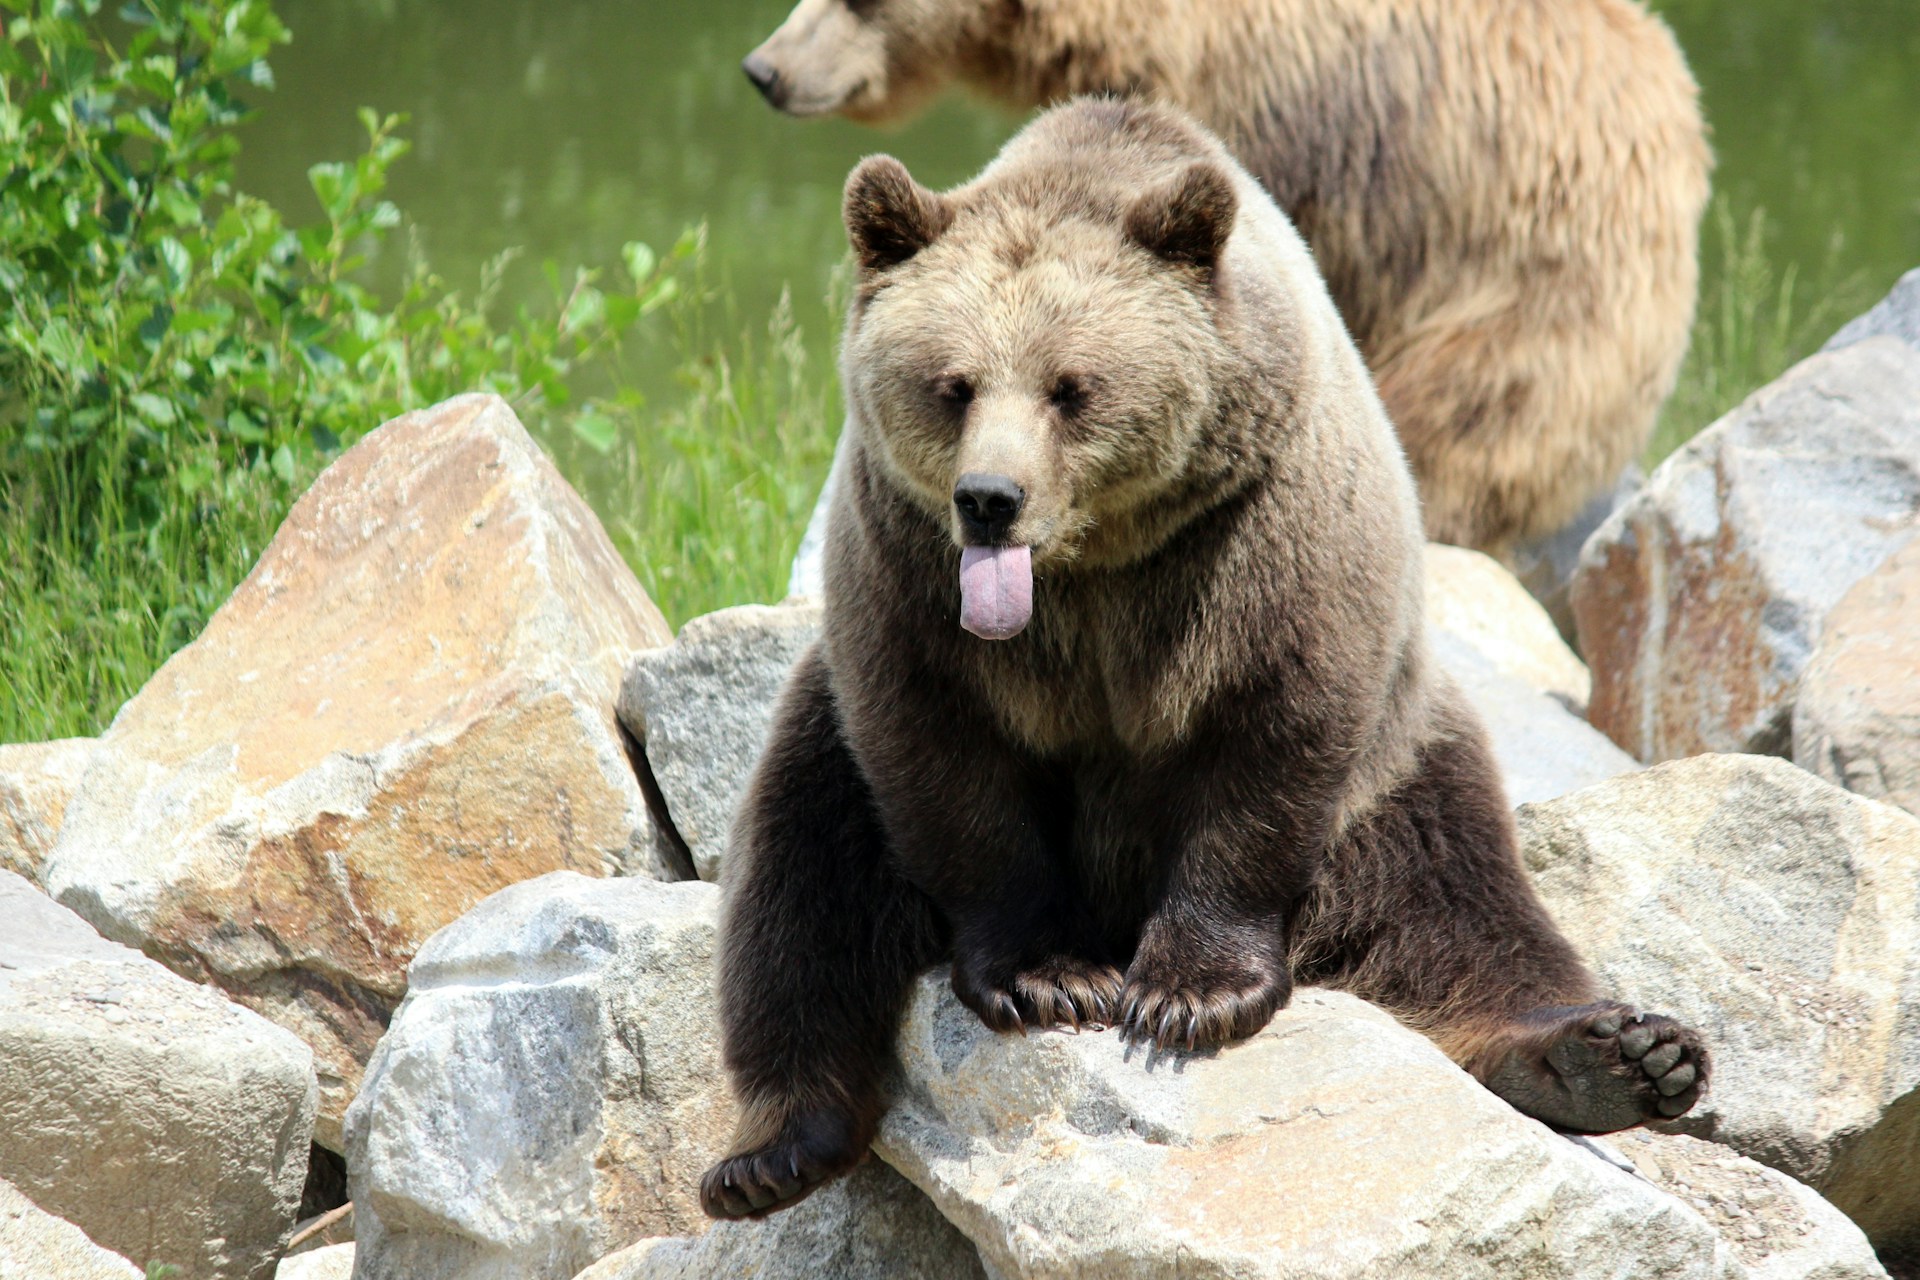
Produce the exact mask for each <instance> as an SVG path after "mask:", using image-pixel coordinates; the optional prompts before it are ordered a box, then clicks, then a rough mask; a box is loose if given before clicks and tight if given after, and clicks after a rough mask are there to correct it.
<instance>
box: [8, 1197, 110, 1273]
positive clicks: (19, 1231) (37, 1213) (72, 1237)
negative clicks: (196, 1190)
mask: <svg viewBox="0 0 1920 1280" xmlns="http://www.w3.org/2000/svg"><path fill="white" fill-rule="evenodd" d="M141 1276H142V1272H141V1271H140V1269H139V1268H138V1267H136V1266H134V1265H133V1264H132V1263H131V1262H128V1261H127V1260H126V1259H125V1258H123V1257H121V1256H120V1255H119V1254H117V1253H109V1252H107V1251H106V1250H105V1249H102V1248H101V1247H100V1246H99V1245H97V1244H95V1243H94V1242H93V1241H91V1240H89V1239H87V1233H86V1232H84V1231H82V1230H81V1229H80V1228H78V1227H76V1226H74V1225H73V1224H72V1223H71V1222H63V1221H61V1220H60V1219H59V1218H56V1217H54V1216H53V1215H52V1214H50V1213H47V1212H45V1211H44V1210H42V1209H41V1208H40V1207H39V1206H38V1205H36V1204H34V1202H33V1201H31V1200H29V1199H27V1198H26V1197H25V1196H23V1195H21V1194H20V1191H19V1189H18V1188H17V1187H15V1186H14V1185H13V1184H12V1183H10V1182H8V1181H6V1180H5V1179H0V1277H4V1280H141Z"/></svg>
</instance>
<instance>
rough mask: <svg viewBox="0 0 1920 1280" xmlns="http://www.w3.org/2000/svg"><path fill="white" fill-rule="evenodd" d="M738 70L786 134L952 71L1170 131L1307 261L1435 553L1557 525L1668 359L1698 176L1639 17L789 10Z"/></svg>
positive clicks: (1357, 2) (835, 6)
mask: <svg viewBox="0 0 1920 1280" xmlns="http://www.w3.org/2000/svg"><path fill="white" fill-rule="evenodd" d="M745 67H746V71H747V74H748V76H749V77H751V78H752V80H753V81H754V83H755V84H757V85H758V86H759V87H760V88H761V90H762V91H763V92H764V93H765V94H766V96H767V97H768V99H769V100H771V101H772V102H773V103H774V105H776V106H778V107H780V108H781V109H783V110H785V111H788V112H791V113H793V114H795V115H819V114H824V113H828V112H838V113H840V114H843V115H847V116H851V117H853V118H854V119H857V120H866V121H880V120H885V119H891V118H898V117H902V116H905V115H907V114H909V113H911V112H912V111H913V110H914V109H916V108H917V107H919V106H920V105H921V104H923V103H924V102H925V101H926V100H927V99H928V98H929V97H930V96H932V95H933V94H934V93H935V91H937V90H938V89H939V88H940V87H941V86H942V84H943V83H944V82H945V81H946V80H948V79H950V78H958V79H959V80H961V81H962V82H964V83H965V84H967V85H970V86H972V87H974V88H977V89H979V90H982V91H984V92H985V93H986V94H988V95H989V96H991V97H993V98H996V99H998V100H1000V101H1003V102H1006V103H1009V104H1011V105H1014V106H1017V107H1021V108H1026V107H1032V106H1037V105H1040V104H1043V103H1048V102H1055V101H1059V100H1062V99H1064V98H1066V97H1068V96H1070V95H1073V94H1078V93H1128V94H1138V95H1144V96H1146V97H1149V98H1153V99H1157V100H1160V101H1164V102H1170V103H1173V104H1175V105H1178V106H1180V107H1183V108H1185V109H1186V110H1187V111H1189V112H1191V113H1192V114H1193V115H1194V116H1196V117H1198V118H1199V120H1200V121H1201V122H1202V123H1203V124H1205V125H1207V126H1208V127H1210V128H1211V129H1213V130H1214V131H1215V132H1217V133H1218V134H1219V135H1220V136H1221V137H1222V138H1223V139H1225V141H1226V143H1227V145H1228V146H1229V147H1230V148H1231V149H1232V150H1233V152H1234V154H1235V155H1237V156H1238V157H1239V158H1240V160H1241V161H1242V162H1243V163H1244V164H1245V165H1246V167H1247V168H1248V169H1249V170H1250V171H1251V172H1252V173H1253V175H1254V176H1255V177H1256V178H1258V179H1260V181H1261V182H1262V184H1264V185H1265V187H1266V189H1267V191H1268V192H1269V193H1271V194H1272V196H1273V198H1274V199H1275V200H1277V201H1278V202H1279V203H1280V206H1281V208H1283V209H1285V210H1286V211H1287V213H1288V214H1289V215H1291V217H1292V218H1293V221H1294V223H1295V225H1296V226H1297V227H1298V228H1299V230H1300V233H1301V234H1302V235H1304V236H1305V237H1306V238H1307V242H1308V243H1309V244H1310V245H1312V247H1313V252H1314V257H1315V258H1316V259H1317V261H1318V262H1319V265H1320V271H1321V274H1322V275H1323V276H1324V277H1325V278H1326V281H1327V284H1328V287H1329V288H1330V289H1331V290H1332V292H1333V297H1334V301H1335V302H1336V303H1337V304H1338V305H1339V308H1340V313H1341V315H1342V316H1343V317H1345V319H1346V322H1347V328H1348V330H1349V331H1350V332H1351V333H1352V334H1353V337H1354V340H1355V341H1356V342H1358V343H1359V344H1360V350H1361V352H1362V354H1363V355H1364V356H1365V357H1366V360H1367V364H1368V365H1369V366H1370V367H1371V368H1372V370H1373V373H1374V377H1375V379H1376V381H1377V382H1378V384H1379V389H1380V395H1381V397H1382V399H1384V400H1385V402H1386V406H1387V412H1388V415H1389V416H1390V417H1391V418H1392V419H1393V421H1394V423H1395V425H1396V426H1397V427H1398V428H1399V431H1400V439H1401V443H1402V445H1403V446H1404V447H1405V449H1406V451H1407V454H1408V456H1409V458H1410V459H1411V461H1412V463H1413V471H1414V475H1415V476H1416V477H1417V479H1418V481H1419V485H1420V492H1421V496H1422V498H1423V499H1424V502H1425V509H1426V532H1427V536H1429V537H1430V538H1433V539H1434V540H1436V541H1440V542H1450V543H1455V544H1458V545H1460V546H1467V547H1476V548H1479V549H1481V550H1484V551H1488V552H1490V553H1492V554H1494V555H1496V556H1499V557H1501V558H1503V559H1509V560H1510V559H1511V557H1512V552H1513V551H1514V550H1515V549H1516V547H1518V546H1519V545H1520V544H1522V543H1526V542H1529V541H1531V540H1534V539H1538V538H1541V537H1544V536H1545V535H1548V534H1551V533H1552V532H1554V531H1555V530H1557V529H1559V528H1561V527H1562V526H1563V525H1565V524H1566V523H1567V522H1568V521H1569V520H1571V519H1572V518H1573V517H1574V516H1576V515H1577V514H1579V512H1580V510H1581V508H1582V507H1583V506H1585V505H1586V504H1587V503H1588V501H1589V500H1590V499H1592V498H1594V497H1595V496H1596V495H1598V494H1601V493H1603V492H1605V491H1607V490H1609V489H1611V487H1612V486H1613V485H1614V483H1615V481H1616V479H1617V478H1618V477H1619V475H1620V472H1621V470H1622V468H1623V467H1625V466H1626V465H1627V464H1628V463H1629V462H1630V461H1632V460H1633V458H1635V457H1636V456H1637V455H1638V453H1639V452H1640V450H1641V449H1642V448H1643V447H1644V446H1645V444H1646V441H1647V437H1648V434H1649V432H1650V431H1651V430H1652V427H1653V421H1654V416H1655V414H1656V412H1657V411H1658V409H1659V407H1660V404H1661V402H1662V401H1663V400H1665V399H1666V397H1667V394H1668V392H1670V391H1671V390H1672V389H1673V383H1674V379H1675V377H1676V376H1677V374H1678V372H1679V368H1680V361H1681V358H1682V357H1683V356H1684V355H1685V353H1686V347H1687V334H1688V330H1689V328H1690V326H1691V324H1692V319H1693V305H1694V295H1695V292H1696V287H1697V283H1698V279H1697V277H1698V267H1697V262H1696V249H1697V240H1698V231H1699V222H1700V215H1701V212H1702V209H1703V207H1704V205H1705V202H1706V196H1707V174H1708V171H1709V169H1710V167H1711V161H1710V157H1709V155H1708V151H1707V146H1706V142H1705V138H1704V129H1703V126H1702V124H1701V120H1700V111H1699V105H1698V102H1697V98H1698V90H1697V89H1696V88H1695V85H1694V83H1693V79H1692V77H1691V76H1690V75H1689V74H1688V71H1687V67H1686V63H1685V61H1684V60H1683V59H1682V57H1681V54H1680V50H1679V47H1678V46H1677V45H1676V44H1675V43H1674V40H1673V36H1672V34H1671V33H1670V32H1669V31H1668V30H1667V28H1666V26H1665V25H1664V24H1662V23H1661V22H1660V21H1659V20H1658V19H1657V18H1655V17H1653V16H1651V15H1649V14H1648V13H1647V12H1646V11H1645V10H1644V9H1642V8H1641V7H1640V5H1639V4H1637V3H1635V2H1634V0H1207V2H1206V3H1204V4H1203V3H1194V2H1192V0H1187V2H1185V3H1166V2H1164V0H800V4H799V7H798V8H796V9H795V10H794V11H793V14H792V16H791V17H789V18H788V19H787V21H786V22H785V24H784V25H782V26H781V27H780V29H779V30H777V31H775V32H774V33H773V35H772V36H770V37H769V38H768V39H767V41H766V43H764V44H763V45H761V46H760V48H759V49H757V50H755V51H754V52H753V53H752V54H751V55H749V56H748V57H747V59H746V62H745Z"/></svg>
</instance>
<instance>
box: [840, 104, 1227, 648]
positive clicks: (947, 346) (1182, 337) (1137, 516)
mask: <svg viewBox="0 0 1920 1280" xmlns="http://www.w3.org/2000/svg"><path fill="white" fill-rule="evenodd" d="M1114 109H1115V110H1126V108H1120V107H1118V106H1116V107H1115V108H1114ZM1150 150H1151V148H1142V149H1139V150H1137V151H1136V150H1134V149H1129V148H1127V147H1124V146H1123V147H1122V148H1120V149H1117V150H1115V149H1106V148H1091V149H1087V150H1062V149H1059V148H1053V147H1037V148H1034V149H1033V150H1032V152H1031V154H1032V156H1033V160H1032V162H1031V163H1023V162H1022V158H1021V156H1020V154H1019V153H1017V152H1016V153H1014V154H1012V155H1011V156H1010V158H1009V159H1008V160H1004V161H1003V162H1002V163H1001V164H999V165H996V166H995V167H994V168H993V169H991V170H989V171H988V173H987V174H986V175H984V176H983V177H982V178H981V179H979V180H977V181H976V182H974V183H973V184H971V185H969V186H967V187H963V188H960V189H959V190H957V191H954V192H951V193H946V194H941V193H936V192H933V191H929V190H928V189H926V188H924V187H922V186H920V185H919V184H918V183H916V182H915V181H914V180H913V178H912V177H911V176H910V175H909V174H908V172H907V170H906V169H905V167H904V166H902V165H901V164H900V162H899V161H897V160H894V159H893V158H891V157H889V156H875V157H871V158H869V159H867V160H866V161H864V162H863V163H862V164H861V165H860V166H859V167H858V168H857V169H856V170H855V171H854V173H853V175H852V177H851V178H850V179H849V180H848V183H847V190H846V206H845V211H846V222H847V231H848V235H849V238H850V239H851V241H852V244H853V249H854V256H855V259H856V263H857V267H858V272H859V283H858V288H857V290H856V297H855V300H854V305H853V307H852V309H851V313H850V315H849V319H848V328H847V336H846V340H845V342H844V344H843V346H842V354H841V359H842V376H843V380H844V383H845V387H846V394H847V398H848V405H849V409H850V412H851V413H852V415H853V417H854V419H855V420H856V421H857V422H859V423H860V424H861V428H860V429H861V432H862V439H863V440H864V441H865V442H866V446H867V448H868V451H869V455H870V456H871V457H872V458H874V460H875V461H876V463H877V464H878V466H879V467H880V469H881V472H882V474H884V475H885V476H886V477H887V478H888V479H889V480H890V481H891V483H892V484H894V485H895V486H896V487H897V488H898V489H899V490H901V491H902V492H904V493H905V494H906V495H907V496H908V497H909V499H910V500H911V501H912V502H914V503H915V504H916V505H918V506H919V507H920V508H922V509H923V510H924V511H925V512H926V513H927V514H928V515H930V516H931V517H932V518H933V519H934V520H936V521H937V522H938V523H939V524H940V525H941V526H943V527H944V528H945V529H946V530H947V533H948V535H949V536H950V537H951V539H952V540H953V542H954V543H955V544H956V546H957V547H958V548H960V550H961V553H962V569H963V575H964V574H965V573H966V572H967V571H968V569H969V567H970V566H972V567H978V566H979V565H980V564H981V563H982V562H990V565H989V567H988V568H984V569H980V570H979V572H981V573H984V574H988V575H989V576H990V578H991V581H990V582H989V586H988V588H984V589H987V590H989V592H990V596H989V598H988V603H990V604H994V606H995V610H998V612H997V613H996V612H995V610H989V611H988V612H989V613H990V614H993V615H994V616H987V615H981V617H980V619H979V620H980V621H981V627H984V628H985V629H986V630H984V631H982V634H986V632H987V631H992V630H1001V629H1005V628H1007V627H1011V631H1008V634H1011V633H1012V631H1017V630H1018V629H1019V627H1018V625H1014V624H1015V623H1019V624H1024V619H1025V612H1024V610H1025V608H1026V607H1027V606H1026V605H1025V604H1024V602H1023V597H1022V588H1023V586H1024V587H1026V588H1027V589H1029V590H1030V581H1028V582H1026V583H1024V584H1023V583H1022V582H1021V581H1020V579H1021V577H1022V575H1023V574H1025V573H1029V572H1030V571H1031V568H1040V569H1046V568H1048V567H1054V568H1065V567H1067V566H1070V565H1073V564H1075V563H1081V564H1088V565H1114V564H1119V563H1125V562H1127V561H1128V560H1130V559H1133V558H1137V557H1139V556H1141V555H1145V554H1147V553H1149V552H1150V551H1152V550H1153V549H1154V547H1153V545H1151V544H1152V542H1153V541H1154V539H1153V538H1152V537H1149V536H1146V535H1147V534H1148V532H1149V531H1150V530H1153V529H1158V530H1159V531H1160V533H1161V534H1164V533H1165V532H1167V531H1168V529H1167V524H1168V522H1167V520H1166V519H1165V518H1164V517H1165V515H1166V513H1168V512H1171V511H1175V510H1178V509H1186V510H1189V511H1190V510H1191V509H1193V508H1194V506H1195V503H1194V502H1192V501H1189V500H1188V499H1190V498H1193V497H1196V496H1197V495H1198V494H1199V491H1200V490H1202V489H1217V488H1218V487H1219V480H1220V475H1219V473H1220V471H1221V469H1222V467H1223V466H1225V465H1230V462H1227V461H1224V460H1223V458H1222V450H1221V448H1220V446H1221V433H1220V432H1219V431H1218V430H1217V424H1218V423H1219V421H1220V420H1221V419H1222V418H1223V416H1234V415H1235V414H1236V413H1237V411H1238V409H1239V408H1241V407H1243V402H1244V399H1245V397H1244V396H1243V395H1239V394H1236V388H1242V389H1244V387H1245V385H1246V382H1247V378H1248V376H1249V373H1248V371H1247V369H1246V368H1245V367H1244V366H1245V364H1246V360H1245V356H1244V355H1243V354H1242V352H1241V350H1240V345H1239V344H1238V343H1237V342H1236V341H1234V340H1233V339H1232V337H1231V336H1229V335H1228V334H1226V333H1224V332H1223V329H1230V328H1231V327H1232V326H1233V325H1234V323H1235V320H1234V317H1233V314H1232V313H1233V310H1234V308H1233V305H1232V289H1231V287H1230V281H1229V280H1228V279H1227V278H1226V277H1227V272H1228V264H1227V262H1226V260H1225V251H1226V247H1227V241H1228V237H1229V235H1230V233H1231V232H1232V230H1233V227H1234V224H1235V217H1236V212H1237V210H1238V195H1237V192H1236V189H1235V186H1234V182H1233V179H1232V178H1231V177H1230V176H1229V174H1228V173H1227V171H1226V169H1225V168H1224V167H1223V166H1222V165H1220V164H1217V163H1214V162H1212V161H1209V160H1206V159H1201V160H1193V159H1192V158H1191V155H1190V154H1189V155H1188V156H1187V157H1184V158H1180V159H1177V160H1176V161H1174V162H1172V163H1168V162H1167V161H1166V159H1165V157H1162V156H1146V153H1147V152H1149V151H1150ZM1143 156H1146V158H1144V159H1143ZM1236 402H1240V403H1236ZM1229 452H1231V450H1229ZM1149 513H1157V514H1152V515H1150V514H1149ZM1029 565H1030V566H1031V568H1029V567H1028V566H1029ZM1009 575H1011V576H1009ZM963 595H968V588H967V587H966V585H965V580H964V577H963ZM969 598H971V597H970V596H969ZM996 618H997V619H998V621H997V622H996V620H995V619H996ZM971 629H975V630H980V629H981V628H978V627H976V628H971Z"/></svg>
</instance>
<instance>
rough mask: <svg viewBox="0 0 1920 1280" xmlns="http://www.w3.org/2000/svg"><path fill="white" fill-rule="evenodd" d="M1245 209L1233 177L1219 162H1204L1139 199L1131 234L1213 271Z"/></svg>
mask: <svg viewBox="0 0 1920 1280" xmlns="http://www.w3.org/2000/svg"><path fill="white" fill-rule="evenodd" d="M1239 207H1240V201H1239V197H1238V196H1236V195H1235V194H1234V191H1233V181H1232V180H1231V179H1230V178H1228V177H1227V175H1226V174H1225V173H1223V172H1221V170H1220V168H1219V166H1217V165H1211V164H1207V163H1205V162H1202V163H1199V164H1195V165H1190V166H1188V168H1187V171H1186V172H1185V173H1183V174H1181V175H1180V176H1179V177H1178V178H1176V179H1174V180H1173V181H1172V182H1170V183H1168V184H1166V185H1165V186H1163V187H1161V188H1160V189H1159V190H1158V191H1149V192H1148V193H1147V194H1146V195H1144V196H1141V197H1140V198H1139V199H1138V200H1136V201H1134V202H1133V207H1132V208H1131V209H1129V210H1127V222H1126V227H1127V235H1128V236H1130V237H1132V238H1133V240H1134V241H1135V242H1136V243H1137V244H1139V245H1140V247H1142V248H1143V249H1145V250H1147V252H1149V253H1151V254H1153V255H1154V256H1155V257H1158V258H1161V259H1164V260H1165V261H1167V262H1172V263H1176V264H1178V265H1181V266H1188V267H1196V268H1198V269H1199V270H1201V271H1203V272H1211V271H1212V270H1213V268H1214V266H1215V264H1217V263H1218V262H1219V260H1220V254H1221V251H1222V250H1224V249H1225V248H1226V247H1227V237H1228V236H1229V235H1230V234H1232V232H1233V219H1234V215H1235V213H1236V212H1237V211H1238V210H1239Z"/></svg>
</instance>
